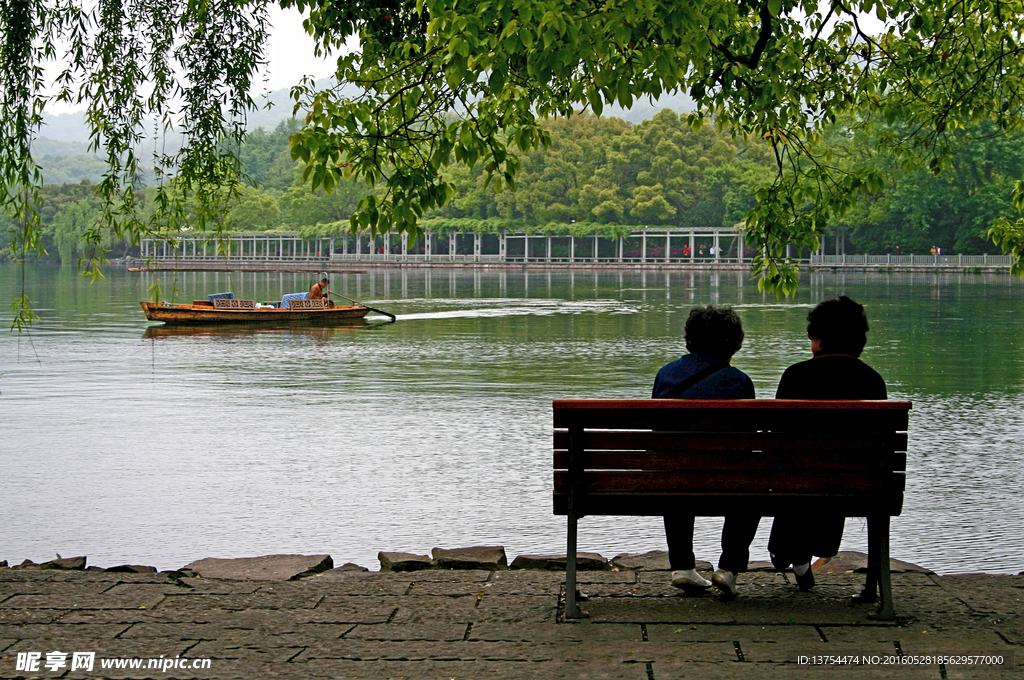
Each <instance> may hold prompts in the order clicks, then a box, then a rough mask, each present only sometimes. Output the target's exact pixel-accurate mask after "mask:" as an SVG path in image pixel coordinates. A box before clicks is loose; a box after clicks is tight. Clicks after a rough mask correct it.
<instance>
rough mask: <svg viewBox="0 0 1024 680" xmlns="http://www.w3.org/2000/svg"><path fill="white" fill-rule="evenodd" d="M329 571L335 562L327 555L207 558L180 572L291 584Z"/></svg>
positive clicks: (238, 579)
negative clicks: (304, 577) (288, 582)
mask: <svg viewBox="0 0 1024 680" xmlns="http://www.w3.org/2000/svg"><path fill="white" fill-rule="evenodd" d="M332 567H334V560H332V559H331V556H330V555H263V556H262V557H239V558H235V559H221V558H218V557H207V558H205V559H201V560H196V561H195V562H190V563H189V564H186V565H185V566H184V567H182V568H181V569H180V570H179V571H182V572H186V573H188V572H194V573H195V574H197V575H198V576H201V577H203V578H219V579H225V580H228V581H294V580H295V579H298V578H302V577H303V576H310V575H312V574H318V573H320V572H321V571H327V570H328V569H331V568H332Z"/></svg>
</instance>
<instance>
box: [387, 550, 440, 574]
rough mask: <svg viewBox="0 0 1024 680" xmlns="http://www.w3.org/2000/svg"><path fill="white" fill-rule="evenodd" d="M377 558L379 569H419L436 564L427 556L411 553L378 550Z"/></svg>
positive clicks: (430, 567)
mask: <svg viewBox="0 0 1024 680" xmlns="http://www.w3.org/2000/svg"><path fill="white" fill-rule="evenodd" d="M377 559H378V560H379V561H380V570H381V571H420V570H421V569H433V568H435V567H436V566H437V565H436V564H434V561H433V560H431V559H430V557H429V556H427V555H416V554H413V553H404V552H379V553H377Z"/></svg>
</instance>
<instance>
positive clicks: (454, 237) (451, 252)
mask: <svg viewBox="0 0 1024 680" xmlns="http://www.w3.org/2000/svg"><path fill="white" fill-rule="evenodd" d="M457 243H458V234H457V233H456V232H454V231H453V232H452V233H451V234H449V235H448V259H449V260H450V261H451V262H454V261H455V244H457Z"/></svg>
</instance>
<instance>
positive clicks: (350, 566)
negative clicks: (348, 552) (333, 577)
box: [334, 562, 370, 571]
mask: <svg viewBox="0 0 1024 680" xmlns="http://www.w3.org/2000/svg"><path fill="white" fill-rule="evenodd" d="M334 571H370V570H369V569H367V568H366V567H361V566H359V565H358V564H356V563H355V562H346V563H345V564H343V565H341V566H340V567H335V568H334Z"/></svg>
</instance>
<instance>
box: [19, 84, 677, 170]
mask: <svg viewBox="0 0 1024 680" xmlns="http://www.w3.org/2000/svg"><path fill="white" fill-rule="evenodd" d="M332 82H333V81H332V80H330V79H324V80H321V81H319V82H318V83H317V85H318V86H319V87H322V88H328V87H330V86H331V84H332ZM290 91H291V88H282V89H280V90H274V91H273V92H268V93H266V94H265V95H263V96H261V97H260V98H259V99H258V102H259V104H260V108H259V109H258V110H256V111H251V112H249V114H248V115H247V116H246V128H247V129H248V130H255V129H257V128H263V129H264V130H272V129H273V128H275V127H277V125H278V123H280V122H281V121H282V120H285V119H287V118H290V117H291V116H292V107H293V102H292V98H291V95H290ZM694 108H695V105H694V102H693V100H692V99H690V98H689V97H688V96H686V95H685V94H666V95H663V96H662V97H660V98H659V99H657V100H656V101H655V102H653V103H652V102H651V101H650V100H648V99H640V100H638V101H637V102H635V103H634V104H633V107H632V108H631V109H628V110H627V109H623V108H622V107H621V106H608V107H607V108H605V110H604V112H603V115H604V116H605V117H615V118H622V119H623V120H627V121H629V122H631V123H634V124H639V123H641V122H643V121H644V120H647V119H648V118H651V117H653V116H654V114H656V113H657V112H658V111H661V110H662V109H672V110H673V111H676V112H677V113H688V112H690V111H693V109H694ZM144 129H145V133H144V137H143V140H142V143H141V144H140V149H139V150H138V151H139V152H140V153H142V154H144V155H150V154H152V153H153V151H154V146H156V145H157V144H158V145H159V150H160V151H161V152H163V153H174V152H175V151H177V150H178V149H179V148H180V147H181V135H180V134H179V133H177V132H175V131H173V130H172V131H169V132H167V133H166V134H163V133H162V131H157V130H154V124H153V122H152V121H150V122H149V123H148V124H146V125H145V126H144ZM155 133H160V134H155ZM154 139H155V140H156V141H155V142H154ZM88 142H89V126H88V124H87V123H86V118H85V112H84V111H75V112H73V113H62V114H59V115H51V114H43V127H42V129H41V130H40V136H39V138H37V139H36V140H35V142H34V143H33V150H34V152H35V154H36V157H37V159H38V161H39V163H40V165H41V166H42V167H43V177H44V178H45V182H46V183H47V184H64V183H73V184H76V183H78V182H80V181H81V180H83V179H88V180H89V181H92V182H96V181H98V180H99V178H100V177H101V176H102V173H103V168H104V163H103V161H102V160H101V159H100V157H99V156H98V155H96V154H91V153H89V152H88Z"/></svg>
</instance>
